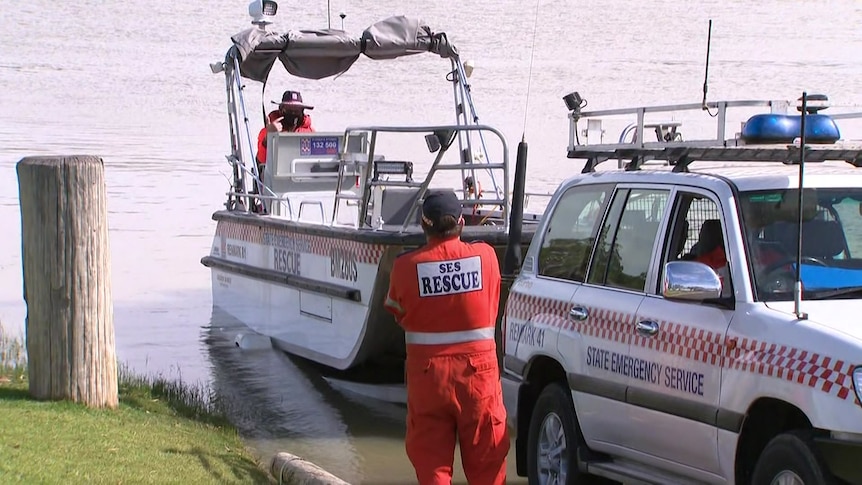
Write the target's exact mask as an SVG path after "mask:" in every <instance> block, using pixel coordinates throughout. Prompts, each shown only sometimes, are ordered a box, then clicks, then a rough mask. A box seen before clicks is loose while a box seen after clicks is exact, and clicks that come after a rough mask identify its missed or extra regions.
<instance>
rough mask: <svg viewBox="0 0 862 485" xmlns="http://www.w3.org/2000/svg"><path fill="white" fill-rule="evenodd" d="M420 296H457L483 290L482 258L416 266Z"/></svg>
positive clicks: (473, 257)
mask: <svg viewBox="0 0 862 485" xmlns="http://www.w3.org/2000/svg"><path fill="white" fill-rule="evenodd" d="M416 276H417V278H418V280H419V296H421V297H423V298H424V297H429V296H439V295H455V294H459V293H468V292H471V291H480V290H481V289H482V258H481V257H479V256H471V257H469V258H461V259H454V260H451V261H435V262H430V263H419V264H417V265H416Z"/></svg>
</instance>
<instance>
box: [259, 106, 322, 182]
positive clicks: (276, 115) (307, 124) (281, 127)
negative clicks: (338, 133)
mask: <svg viewBox="0 0 862 485" xmlns="http://www.w3.org/2000/svg"><path fill="white" fill-rule="evenodd" d="M272 103H273V104H277V105H278V109H276V110H272V111H270V112H269V114H268V115H267V123H266V126H264V127H263V128H261V129H260V132H259V133H258V134H257V157H256V158H257V165H258V169H259V172H258V173H260V175H261V180H263V169H264V167H265V166H266V134H267V133H272V132H275V131H283V132H297V133H312V132H314V127H313V126H311V116H309V115H307V114H305V110H307V109H309V110H310V109H314V106H311V105H308V104H305V103H303V102H302V94H301V93H300V92H299V91H285V92H284V94H282V95H281V102H277V101H272Z"/></svg>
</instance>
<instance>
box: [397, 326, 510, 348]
mask: <svg viewBox="0 0 862 485" xmlns="http://www.w3.org/2000/svg"><path fill="white" fill-rule="evenodd" d="M493 338H494V328H493V327H485V328H475V329H473V330H462V331H459V332H404V340H405V342H406V343H408V344H411V345H417V344H418V345H446V344H460V343H463V342H473V341H476V340H487V339H493Z"/></svg>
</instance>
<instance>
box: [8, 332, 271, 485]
mask: <svg viewBox="0 0 862 485" xmlns="http://www.w3.org/2000/svg"><path fill="white" fill-rule="evenodd" d="M26 367H27V366H26V352H25V349H24V348H23V346H22V345H21V339H20V338H13V337H10V336H8V335H5V334H4V333H3V330H2V327H0V436H2V438H0V483H15V482H19V483H160V484H161V483H271V482H272V480H271V479H270V478H269V475H268V474H267V473H266V471H265V470H263V469H262V468H261V467H260V466H258V463H257V462H256V461H255V459H254V458H253V457H252V456H251V455H250V454H249V453H248V452H247V451H246V449H245V448H244V447H243V444H242V441H241V440H240V438H239V436H238V434H237V433H236V431H235V430H234V429H233V428H232V427H231V426H230V423H229V422H228V421H227V419H226V418H225V417H224V416H225V414H224V412H223V409H224V404H223V403H220V402H219V401H218V400H217V399H214V397H213V396H212V395H211V393H210V392H209V391H208V390H207V389H206V388H205V387H203V386H189V385H186V384H182V383H178V382H175V381H169V380H166V379H162V378H160V377H154V378H144V377H140V376H135V375H133V374H131V373H130V372H128V370H127V369H124V368H121V369H120V370H121V372H120V387H119V391H120V407H119V409H118V410H115V411H104V410H92V409H88V408H86V407H84V406H81V405H77V404H72V403H69V402H41V401H35V400H33V399H31V398H30V397H29V394H28V390H27V386H28V382H27V373H26Z"/></svg>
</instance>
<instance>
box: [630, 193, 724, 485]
mask: <svg viewBox="0 0 862 485" xmlns="http://www.w3.org/2000/svg"><path fill="white" fill-rule="evenodd" d="M667 227H668V228H669V232H668V237H667V238H663V239H662V240H663V241H664V242H665V243H664V244H662V245H659V246H658V247H657V250H656V253H657V254H656V260H657V262H658V263H659V264H658V265H657V271H656V273H657V276H658V278H656V280H655V281H654V286H653V287H652V288H650V291H649V292H648V295H647V297H646V298H645V299H644V301H643V303H642V304H641V306H640V308H639V310H638V314H637V322H636V327H635V328H632V329H631V330H630V333H629V337H630V341H631V343H632V347H631V355H632V357H633V358H635V359H639V360H641V361H643V362H648V363H649V364H648V365H649V366H650V367H654V368H655V369H656V372H655V373H654V374H653V373H651V374H649V375H648V376H645V375H635V376H633V378H632V379H631V381H630V389H629V396H628V400H629V403H630V404H631V413H632V414H631V418H632V421H633V425H634V426H636V427H641V428H643V427H649V429H652V430H673V432H672V433H670V432H667V433H665V432H662V433H632V435H631V439H630V440H631V441H630V444H631V446H632V447H633V448H634V449H636V450H638V451H639V452H641V453H643V454H644V456H648V457H650V458H651V459H654V460H655V463H653V464H656V465H658V464H659V463H661V464H663V465H664V466H667V464H668V462H672V463H675V464H676V466H675V467H674V468H676V471H678V472H680V473H686V474H688V475H689V476H692V477H697V478H699V479H701V480H707V479H709V478H710V477H708V476H707V475H703V474H700V473H699V472H705V473H706V474H711V473H718V472H719V467H718V449H717V439H718V434H717V428H716V422H717V418H718V401H719V394H720V382H721V363H720V359H721V353H722V349H723V341H724V336H725V334H726V332H727V329H728V326H729V324H730V320H731V318H732V316H733V311H732V310H731V309H729V308H728V306H727V305H729V304H730V303H729V302H728V301H727V300H725V301H724V302H698V301H680V300H677V301H674V300H670V299H666V298H664V297H663V296H662V294H661V291H662V290H661V288H662V277H663V271H664V265H665V263H666V262H668V261H675V260H680V259H682V260H695V261H700V262H704V263H706V264H708V265H710V266H711V267H713V269H714V270H716V272H717V273H718V274H719V276H720V277H721V280H722V286H723V290H722V299H725V298H730V296H731V295H732V292H731V280H730V277H729V274H730V273H729V272H728V271H727V269H728V268H729V266H728V264H739V262H738V261H729V262H728V261H727V260H726V258H727V257H726V256H725V255H726V254H728V252H727V245H726V241H727V237H726V236H725V235H726V234H727V230H726V229H725V228H726V226H725V222H724V220H723V218H722V212H721V210H720V205H719V204H718V202H717V199H716V198H715V196H714V195H713V194H711V193H710V192H707V191H704V190H700V189H694V188H692V189H685V190H678V191H676V193H675V196H674V203H673V205H672V211H671V215H670V217H669V222H668V224H667ZM698 471H699V472H698ZM712 478H715V477H712Z"/></svg>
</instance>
